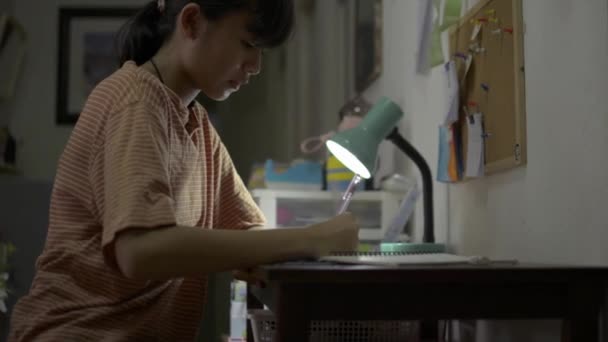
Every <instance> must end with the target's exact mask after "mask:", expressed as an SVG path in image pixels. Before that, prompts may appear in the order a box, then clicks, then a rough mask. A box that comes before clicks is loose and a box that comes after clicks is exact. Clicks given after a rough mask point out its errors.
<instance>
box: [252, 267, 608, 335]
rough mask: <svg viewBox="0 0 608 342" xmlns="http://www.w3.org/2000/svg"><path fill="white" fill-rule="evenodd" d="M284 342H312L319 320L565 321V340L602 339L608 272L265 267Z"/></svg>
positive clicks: (587, 269)
mask: <svg viewBox="0 0 608 342" xmlns="http://www.w3.org/2000/svg"><path fill="white" fill-rule="evenodd" d="M260 271H261V273H262V274H263V276H264V278H265V279H266V281H267V282H268V284H269V286H270V287H271V288H273V289H276V290H275V291H273V292H272V297H273V301H274V304H275V307H276V309H275V314H276V317H277V338H278V339H277V341H278V342H285V341H289V342H304V341H305V342H308V330H309V326H310V322H311V320H336V319H340V320H430V321H436V320H443V319H496V320H500V319H562V320H563V322H564V324H563V329H562V336H563V338H562V340H563V341H571V342H579V341H581V342H582V341H589V342H592V341H598V338H599V336H598V335H599V313H600V309H602V306H603V303H604V295H605V286H606V284H607V280H608V268H594V267H569V266H545V265H526V264H518V265H507V264H503V265H492V266H474V265H448V266H424V267H423V266H399V267H392V266H391V267H384V266H381V267H376V266H361V265H353V266H350V265H349V266H347V265H334V264H329V263H317V262H296V263H285V264H277V265H269V266H264V267H261V269H260Z"/></svg>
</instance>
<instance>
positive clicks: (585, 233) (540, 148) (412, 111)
mask: <svg viewBox="0 0 608 342" xmlns="http://www.w3.org/2000/svg"><path fill="white" fill-rule="evenodd" d="M471 3H472V1H471ZM523 5H524V8H523V9H524V20H525V22H526V28H527V31H526V34H525V59H526V62H525V63H526V99H527V104H526V110H527V123H528V128H527V136H528V158H529V161H528V165H527V166H525V167H522V168H519V169H516V170H512V171H508V172H505V173H502V174H498V175H494V176H489V177H486V178H484V179H482V180H478V181H473V182H467V183H464V184H459V185H453V186H449V187H446V186H445V185H439V184H437V186H436V190H435V197H436V200H435V205H436V211H435V217H436V221H437V228H436V230H437V231H438V234H437V235H438V237H439V239H440V240H444V239H445V240H449V241H450V242H451V243H452V244H453V246H454V247H455V248H456V250H458V251H459V252H461V253H464V254H482V255H487V256H491V257H507V258H512V257H515V258H518V259H520V260H522V261H530V262H554V263H577V264H579V263H584V264H595V265H606V264H608V249H607V248H605V244H606V241H608V229H606V228H607V227H608V224H607V222H608V210H606V198H608V178H607V177H606V169H607V168H608V153H607V152H606V151H607V150H608V133H607V132H608V25H607V23H608V18H607V14H608V8H607V2H606V1H605V0H586V1H574V0H559V1H556V0H534V1H523ZM384 6H385V21H386V22H385V45H386V47H385V57H384V58H385V70H384V75H383V76H382V78H381V79H380V80H379V81H378V82H377V83H376V84H375V85H374V86H372V88H371V89H370V90H369V91H368V92H367V95H369V97H371V98H377V97H379V96H381V95H387V96H390V97H392V98H393V99H395V100H396V101H397V102H399V103H400V104H401V105H402V107H403V108H404V109H405V111H406V113H407V114H406V119H405V120H403V122H402V130H403V131H405V132H406V133H407V134H406V135H407V136H408V138H409V139H410V140H411V141H412V142H413V143H414V144H415V145H416V146H417V147H418V148H419V149H420V150H421V152H422V153H423V155H425V156H426V157H427V159H428V161H429V164H431V168H432V170H433V173H434V174H435V171H436V160H437V124H438V122H439V118H440V117H441V115H442V109H443V107H442V106H441V105H440V99H441V95H440V93H441V82H442V78H441V77H442V76H441V72H440V69H439V70H434V71H433V72H432V73H431V74H430V75H428V76H418V75H416V74H415V61H416V59H415V57H414V53H415V51H416V34H417V33H416V21H417V20H418V18H417V13H418V8H417V1H402V0H385V5H384ZM393 153H394V151H392V150H391V149H389V150H388V151H385V152H384V153H383V156H382V157H384V158H385V159H386V158H390V157H391V156H392V155H393ZM400 158H401V157H400V156H397V161H398V162H397V170H401V171H407V170H408V168H406V167H405V166H404V164H403V160H402V159H400ZM411 172H416V171H415V170H412V171H411ZM420 209H421V208H419V211H418V215H417V216H418V217H421V215H420ZM448 217H449V220H447V219H448ZM420 221H421V220H418V222H417V223H416V227H417V231H420V227H421V224H422V222H420ZM448 228H449V234H446V233H445V232H446V230H447V229H448ZM440 232H443V233H440ZM445 240H444V241H445ZM558 327H559V326H558V324H557V323H556V322H542V323H541V322H537V323H529V322H525V323H517V324H515V323H511V324H504V323H493V324H488V325H485V326H483V330H484V334H483V335H484V336H485V337H484V338H483V339H482V340H484V341H485V340H488V341H524V342H525V341H557V340H558V336H559V329H558Z"/></svg>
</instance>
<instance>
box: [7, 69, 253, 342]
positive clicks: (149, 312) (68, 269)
mask: <svg viewBox="0 0 608 342" xmlns="http://www.w3.org/2000/svg"><path fill="white" fill-rule="evenodd" d="M263 224H264V218H263V215H262V213H261V212H260V210H259V209H258V207H257V206H256V204H255V203H254V201H253V199H252V198H251V196H250V195H249V192H248V191H247V189H246V188H245V186H244V185H243V182H242V181H241V179H240V178H239V176H238V175H237V173H236V171H235V169H234V166H233V164H232V161H231V159H230V157H229V155H228V153H227V151H226V149H225V147H224V145H223V144H222V142H221V140H220V138H219V136H218V135H217V133H216V131H215V130H214V129H213V127H212V126H211V124H210V122H209V119H208V116H207V113H206V112H205V110H204V109H203V107H202V106H201V105H200V104H198V103H196V104H194V105H192V106H190V107H188V108H187V107H185V106H183V105H182V104H181V101H180V99H179V98H178V96H177V95H176V94H175V93H173V92H172V91H171V90H170V89H169V88H167V87H165V86H164V85H163V84H162V83H161V82H160V81H159V80H158V78H157V77H156V76H154V75H152V74H150V73H149V72H147V71H145V70H144V69H142V68H139V67H137V66H136V65H135V64H134V63H133V62H127V63H126V64H125V65H124V66H123V67H122V68H121V69H120V70H119V71H117V72H116V73H114V74H113V75H112V76H110V77H109V78H108V79H106V80H104V81H103V82H102V83H100V85H99V86H97V88H96V89H95V90H94V91H93V92H92V94H91V95H90V97H89V99H88V101H87V103H86V105H85V107H84V110H83V112H82V114H81V115H80V117H79V120H78V123H77V124H76V126H75V128H74V131H73V133H72V136H71V137H70V140H69V142H68V144H67V146H66V148H65V150H64V152H63V154H62V156H61V158H60V161H59V166H58V170H57V175H56V179H55V184H54V188H53V194H52V198H51V207H50V222H49V229H48V236H47V241H46V244H45V247H44V250H43V252H42V254H41V256H40V257H39V258H38V261H37V263H36V269H37V270H36V276H35V278H34V282H33V284H32V287H31V289H30V292H29V294H28V295H26V296H25V297H23V298H21V299H20V301H19V302H18V303H17V305H16V306H15V308H14V310H13V313H12V317H11V332H10V337H9V341H192V340H194V339H195V337H196V334H197V330H198V326H199V322H200V320H201V316H202V311H203V305H204V301H205V292H206V283H207V279H206V277H205V276H203V275H201V277H198V278H182V279H171V280H168V281H134V280H130V279H127V278H126V277H124V276H123V275H122V274H121V272H120V271H119V269H118V268H117V265H116V261H115V256H114V247H113V243H114V240H115V238H116V236H117V234H118V233H119V232H121V231H123V230H125V229H130V228H139V229H158V228H160V227H170V226H176V225H177V226H196V227H200V228H201V229H212V228H218V227H221V228H224V229H247V228H249V227H251V226H257V225H263ZM175 229H179V228H175Z"/></svg>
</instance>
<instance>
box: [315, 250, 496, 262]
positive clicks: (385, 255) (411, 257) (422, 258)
mask: <svg viewBox="0 0 608 342" xmlns="http://www.w3.org/2000/svg"><path fill="white" fill-rule="evenodd" d="M320 260H322V261H330V262H337V263H344V264H362V265H429V264H434V265H442V264H480V263H483V262H484V261H486V262H487V261H489V260H487V259H485V258H480V257H468V256H462V255H455V254H448V253H406V252H352V253H334V254H332V255H328V256H324V257H321V259H320Z"/></svg>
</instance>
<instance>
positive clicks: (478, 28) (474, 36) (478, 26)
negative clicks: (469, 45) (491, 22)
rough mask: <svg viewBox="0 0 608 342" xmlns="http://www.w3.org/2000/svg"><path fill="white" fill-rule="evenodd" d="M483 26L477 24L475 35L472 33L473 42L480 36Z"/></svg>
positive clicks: (474, 29) (474, 30)
mask: <svg viewBox="0 0 608 342" xmlns="http://www.w3.org/2000/svg"><path fill="white" fill-rule="evenodd" d="M481 27H482V26H481V24H480V23H477V24H475V27H474V28H473V33H471V41H473V40H475V39H477V36H479V32H481Z"/></svg>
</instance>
